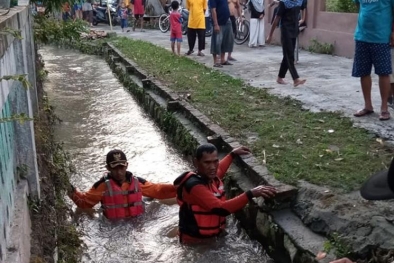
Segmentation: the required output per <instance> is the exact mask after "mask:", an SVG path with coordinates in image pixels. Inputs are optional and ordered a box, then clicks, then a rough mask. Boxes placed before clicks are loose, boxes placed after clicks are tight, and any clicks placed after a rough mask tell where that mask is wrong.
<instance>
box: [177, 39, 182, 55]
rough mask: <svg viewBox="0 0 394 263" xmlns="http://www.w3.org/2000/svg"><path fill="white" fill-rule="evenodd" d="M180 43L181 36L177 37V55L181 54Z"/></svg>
mask: <svg viewBox="0 0 394 263" xmlns="http://www.w3.org/2000/svg"><path fill="white" fill-rule="evenodd" d="M181 43H182V38H181V39H178V42H177V43H176V49H177V52H178V56H180V55H181Z"/></svg>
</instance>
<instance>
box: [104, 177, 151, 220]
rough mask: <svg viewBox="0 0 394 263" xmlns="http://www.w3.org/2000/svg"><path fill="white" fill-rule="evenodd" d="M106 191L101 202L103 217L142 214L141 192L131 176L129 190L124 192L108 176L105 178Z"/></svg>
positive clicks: (136, 180) (113, 217)
mask: <svg viewBox="0 0 394 263" xmlns="http://www.w3.org/2000/svg"><path fill="white" fill-rule="evenodd" d="M105 184H106V185H107V190H106V191H105V192H104V194H103V198H102V200H101V203H102V208H103V210H104V212H103V213H104V215H105V216H106V217H107V218H108V219H118V218H127V217H134V216H138V215H140V214H142V213H143V212H144V206H143V202H142V192H141V189H140V187H139V183H138V179H137V177H134V176H132V177H131V179H130V186H129V188H128V189H127V190H126V191H124V190H122V188H121V187H120V186H119V185H118V184H117V183H116V182H115V181H114V180H113V179H111V178H109V177H108V176H107V177H106V178H105Z"/></svg>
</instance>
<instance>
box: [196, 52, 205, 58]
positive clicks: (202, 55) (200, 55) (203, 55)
mask: <svg viewBox="0 0 394 263" xmlns="http://www.w3.org/2000/svg"><path fill="white" fill-rule="evenodd" d="M197 56H199V57H205V54H204V53H202V52H198V53H197Z"/></svg>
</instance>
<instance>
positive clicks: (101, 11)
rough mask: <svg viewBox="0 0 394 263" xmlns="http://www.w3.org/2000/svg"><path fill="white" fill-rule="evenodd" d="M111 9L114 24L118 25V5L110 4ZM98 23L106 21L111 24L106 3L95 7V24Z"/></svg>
mask: <svg viewBox="0 0 394 263" xmlns="http://www.w3.org/2000/svg"><path fill="white" fill-rule="evenodd" d="M109 10H110V14H111V21H112V25H113V26H116V25H118V24H120V21H119V18H118V14H117V12H116V7H114V6H113V5H112V6H110V8H109ZM98 23H104V24H108V25H109V20H108V8H107V6H106V5H103V6H97V7H95V8H93V25H95V26H96V25H97V24H98Z"/></svg>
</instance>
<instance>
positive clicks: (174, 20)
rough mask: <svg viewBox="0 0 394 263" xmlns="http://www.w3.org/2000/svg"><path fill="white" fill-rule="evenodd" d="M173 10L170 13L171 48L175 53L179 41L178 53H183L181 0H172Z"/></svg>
mask: <svg viewBox="0 0 394 263" xmlns="http://www.w3.org/2000/svg"><path fill="white" fill-rule="evenodd" d="M171 8H172V12H171V14H170V26H171V35H170V41H171V49H172V53H174V54H175V42H177V44H176V45H177V46H176V47H177V54H178V56H180V55H181V43H182V16H181V14H180V13H179V12H178V8H179V2H178V1H172V2H171Z"/></svg>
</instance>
